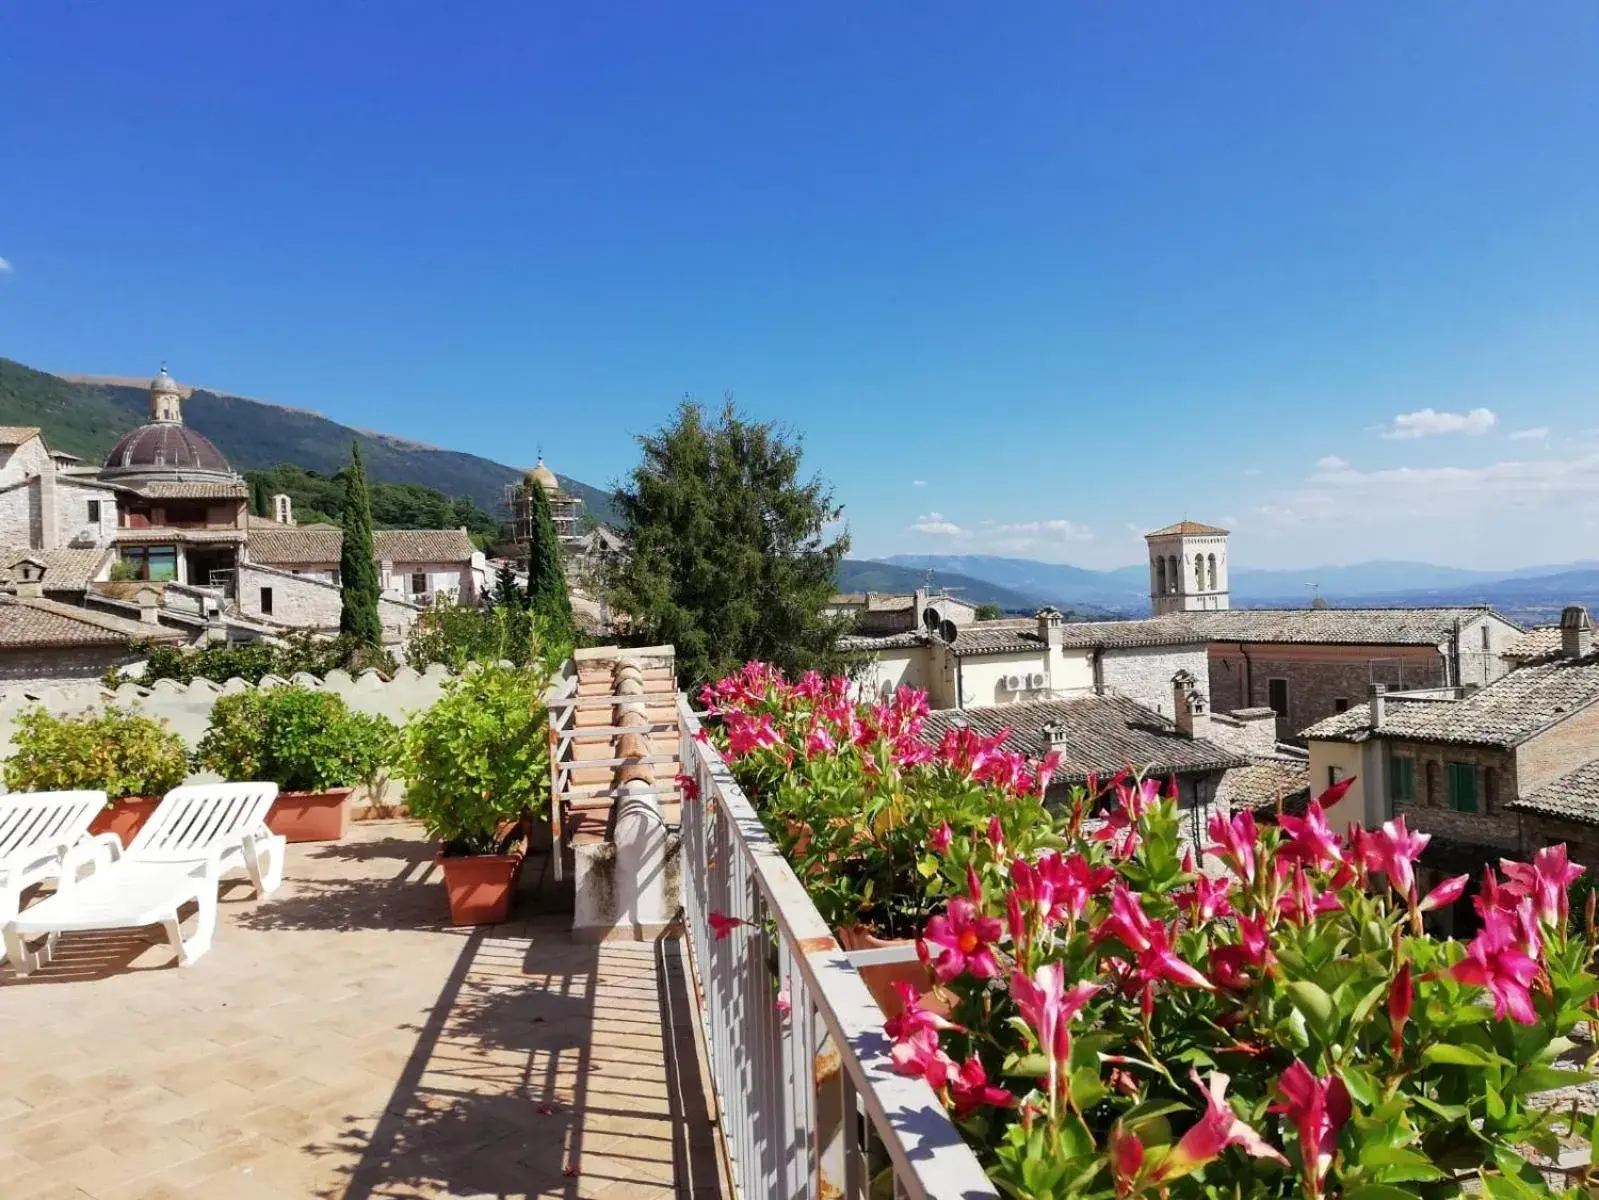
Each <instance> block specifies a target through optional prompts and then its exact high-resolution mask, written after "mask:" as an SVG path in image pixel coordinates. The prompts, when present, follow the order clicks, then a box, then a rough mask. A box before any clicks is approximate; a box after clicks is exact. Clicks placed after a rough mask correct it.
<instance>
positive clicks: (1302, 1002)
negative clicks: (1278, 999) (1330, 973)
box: [1288, 979, 1333, 1042]
mask: <svg viewBox="0 0 1599 1200" xmlns="http://www.w3.org/2000/svg"><path fill="white" fill-rule="evenodd" d="M1288 998H1289V999H1290V1000H1292V1001H1293V1003H1294V1007H1295V1008H1296V1009H1298V1010H1299V1011H1300V1012H1301V1013H1303V1014H1304V1017H1305V1022H1306V1024H1308V1025H1309V1026H1310V1028H1311V1030H1312V1031H1313V1032H1314V1033H1315V1034H1316V1035H1317V1036H1318V1037H1320V1038H1321V1040H1322V1041H1324V1042H1327V1041H1331V1040H1332V1022H1333V1001H1332V997H1331V996H1329V995H1328V994H1327V993H1326V992H1325V991H1323V990H1322V989H1321V987H1320V986H1318V985H1317V984H1314V983H1312V982H1310V980H1308V979H1296V980H1294V981H1293V982H1292V983H1290V984H1289V985H1288Z"/></svg>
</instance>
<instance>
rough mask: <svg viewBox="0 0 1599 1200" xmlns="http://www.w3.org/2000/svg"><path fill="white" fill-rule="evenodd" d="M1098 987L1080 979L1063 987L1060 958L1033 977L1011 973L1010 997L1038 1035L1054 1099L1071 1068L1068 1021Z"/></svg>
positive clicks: (1023, 1018) (1052, 1100) (1052, 1099)
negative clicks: (1072, 985) (1071, 985)
mask: <svg viewBox="0 0 1599 1200" xmlns="http://www.w3.org/2000/svg"><path fill="white" fill-rule="evenodd" d="M1097 991H1099V984H1097V983H1079V984H1077V985H1075V986H1074V987H1072V988H1071V989H1069V990H1068V989H1067V988H1066V968H1065V967H1064V966H1063V965H1062V964H1061V963H1060V961H1059V960H1057V961H1055V962H1050V963H1045V964H1044V965H1043V966H1041V967H1039V968H1038V969H1037V970H1036V971H1034V972H1033V974H1032V977H1031V978H1029V977H1028V976H1026V975H1024V974H1023V973H1022V972H1020V971H1017V972H1016V973H1015V974H1014V975H1012V976H1011V977H1010V994H1011V999H1013V1000H1015V1001H1016V1007H1017V1009H1018V1010H1020V1012H1021V1014H1022V1020H1024V1021H1026V1022H1027V1024H1028V1027H1029V1028H1030V1029H1032V1031H1033V1034H1034V1036H1036V1037H1037V1038H1038V1048H1039V1050H1040V1051H1041V1052H1042V1053H1043V1054H1044V1055H1045V1056H1046V1057H1047V1058H1048V1059H1049V1080H1048V1086H1049V1096H1050V1103H1051V1105H1053V1104H1054V1102H1055V1094H1056V1090H1057V1089H1058V1088H1060V1087H1063V1086H1064V1085H1065V1082H1066V1075H1067V1072H1068V1070H1069V1068H1070V1062H1071V1054H1072V1041H1071V1030H1070V1024H1071V1020H1072V1018H1073V1017H1075V1016H1076V1015H1077V1014H1078V1013H1079V1012H1081V1011H1082V1009H1083V1005H1085V1004H1087V1003H1088V1001H1089V1000H1090V999H1091V998H1092V997H1093V995H1094V993H1095V992H1097Z"/></svg>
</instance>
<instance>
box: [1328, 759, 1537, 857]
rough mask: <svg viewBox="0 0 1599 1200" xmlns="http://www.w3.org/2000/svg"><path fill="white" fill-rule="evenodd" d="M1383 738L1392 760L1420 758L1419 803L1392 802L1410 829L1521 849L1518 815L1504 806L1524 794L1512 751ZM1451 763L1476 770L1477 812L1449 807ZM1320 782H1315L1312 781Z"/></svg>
mask: <svg viewBox="0 0 1599 1200" xmlns="http://www.w3.org/2000/svg"><path fill="white" fill-rule="evenodd" d="M1385 742H1386V744H1387V752H1388V757H1389V761H1390V762H1391V761H1392V760H1393V759H1394V758H1396V757H1399V756H1400V755H1407V756H1409V757H1411V758H1413V759H1414V760H1415V762H1416V766H1415V783H1416V799H1415V802H1414V803H1413V804H1395V805H1394V806H1393V811H1394V813H1395V815H1399V814H1401V813H1402V814H1404V816H1405V819H1406V821H1407V823H1408V824H1409V826H1410V828H1411V829H1413V830H1418V831H1420V832H1422V833H1433V834H1437V835H1438V836H1440V837H1445V838H1448V839H1449V840H1450V841H1453V842H1459V843H1462V844H1466V845H1478V846H1484V847H1492V848H1494V849H1495V850H1500V849H1504V850H1511V851H1516V850H1519V848H1520V844H1521V832H1520V827H1519V824H1518V821H1517V818H1516V814H1515V812H1514V811H1511V810H1507V809H1506V808H1505V804H1506V803H1507V802H1508V801H1510V800H1512V799H1514V798H1515V797H1516V796H1517V795H1519V794H1520V792H1519V790H1518V783H1517V775H1516V758H1515V755H1514V754H1512V753H1511V752H1510V751H1508V750H1496V749H1493V748H1491V747H1487V746H1459V745H1438V744H1437V743H1434V742H1403V741H1396V740H1392V739H1385ZM1452 762H1456V763H1469V764H1470V765H1471V766H1473V767H1475V768H1476V769H1477V808H1478V811H1477V812H1475V813H1463V812H1456V811H1455V810H1454V809H1452V808H1450V807H1449V790H1448V788H1449V784H1448V770H1447V764H1448V763H1452ZM1390 776H1391V771H1390ZM1320 783H1321V781H1317V780H1313V781H1312V784H1313V785H1319V784H1320ZM1323 786H1324V785H1323ZM1485 857H1489V858H1491V857H1492V856H1491V855H1487V856H1485Z"/></svg>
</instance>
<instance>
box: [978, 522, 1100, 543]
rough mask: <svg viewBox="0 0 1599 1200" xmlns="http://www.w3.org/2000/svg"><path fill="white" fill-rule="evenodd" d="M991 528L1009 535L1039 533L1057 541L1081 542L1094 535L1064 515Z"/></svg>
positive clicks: (1085, 527)
mask: <svg viewBox="0 0 1599 1200" xmlns="http://www.w3.org/2000/svg"><path fill="white" fill-rule="evenodd" d="M993 529H994V532H996V533H1001V534H1010V535H1015V534H1041V535H1043V537H1045V538H1046V539H1047V540H1050V541H1057V542H1082V541H1087V540H1088V539H1089V538H1091V537H1093V536H1094V535H1093V534H1092V533H1091V532H1090V531H1089V529H1088V527H1087V526H1086V525H1079V524H1078V523H1077V522H1076V521H1068V520H1066V519H1065V518H1064V517H1059V518H1056V519H1055V520H1052V521H1015V522H1011V523H1008V524H1001V525H995V526H994V527H993Z"/></svg>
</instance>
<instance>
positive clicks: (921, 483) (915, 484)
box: [911, 479, 927, 487]
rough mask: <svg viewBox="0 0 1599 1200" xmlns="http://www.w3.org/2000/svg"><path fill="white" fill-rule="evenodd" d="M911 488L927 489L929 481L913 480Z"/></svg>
mask: <svg viewBox="0 0 1599 1200" xmlns="http://www.w3.org/2000/svg"><path fill="white" fill-rule="evenodd" d="M911 486H912V487H926V486H927V480H925V479H913V480H911Z"/></svg>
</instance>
